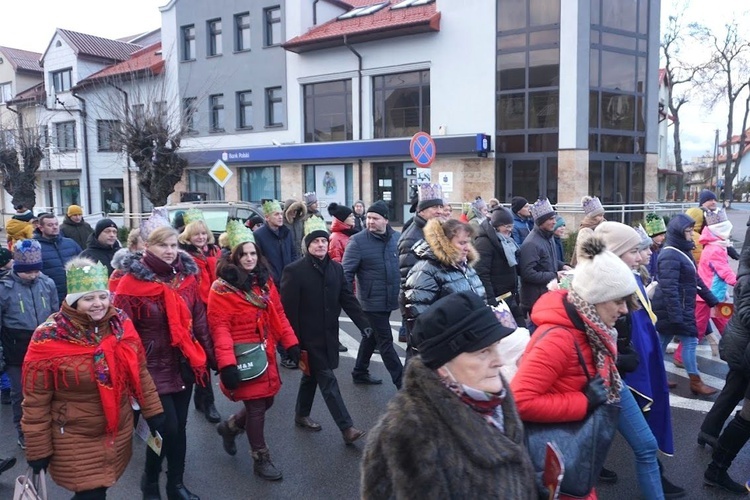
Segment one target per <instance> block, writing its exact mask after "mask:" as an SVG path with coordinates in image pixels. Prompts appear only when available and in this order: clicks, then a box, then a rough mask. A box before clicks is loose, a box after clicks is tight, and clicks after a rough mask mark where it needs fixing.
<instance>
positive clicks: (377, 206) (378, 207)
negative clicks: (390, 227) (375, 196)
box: [365, 200, 389, 219]
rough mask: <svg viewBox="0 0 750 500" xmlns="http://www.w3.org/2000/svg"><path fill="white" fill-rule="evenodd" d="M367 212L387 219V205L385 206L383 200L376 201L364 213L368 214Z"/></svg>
mask: <svg viewBox="0 0 750 500" xmlns="http://www.w3.org/2000/svg"><path fill="white" fill-rule="evenodd" d="M368 212H373V213H376V214H378V215H380V216H381V217H384V218H386V219H388V218H389V217H388V205H386V204H385V202H384V201H383V200H378V201H376V202H375V203H373V204H372V205H370V207H369V208H368V209H367V212H365V213H368Z"/></svg>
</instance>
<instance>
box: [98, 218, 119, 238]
mask: <svg viewBox="0 0 750 500" xmlns="http://www.w3.org/2000/svg"><path fill="white" fill-rule="evenodd" d="M108 227H113V228H115V229H117V224H115V223H114V222H113V221H112V219H102V220H100V221H99V222H97V223H96V227H94V238H99V235H100V234H102V231H104V230H105V229H107V228H108Z"/></svg>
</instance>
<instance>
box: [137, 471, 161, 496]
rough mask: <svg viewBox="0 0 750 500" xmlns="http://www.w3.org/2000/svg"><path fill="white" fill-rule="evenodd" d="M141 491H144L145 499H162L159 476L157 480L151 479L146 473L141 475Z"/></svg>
mask: <svg viewBox="0 0 750 500" xmlns="http://www.w3.org/2000/svg"><path fill="white" fill-rule="evenodd" d="M141 492H142V493H143V500H161V493H159V476H157V477H156V481H149V479H148V476H147V475H146V473H144V474H143V475H142V476H141Z"/></svg>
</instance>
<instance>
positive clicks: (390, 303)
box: [341, 201, 404, 389]
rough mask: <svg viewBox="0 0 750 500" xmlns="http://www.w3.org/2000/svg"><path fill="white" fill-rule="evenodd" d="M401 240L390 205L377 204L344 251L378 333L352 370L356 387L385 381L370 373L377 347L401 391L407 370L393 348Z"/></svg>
mask: <svg viewBox="0 0 750 500" xmlns="http://www.w3.org/2000/svg"><path fill="white" fill-rule="evenodd" d="M398 237H399V233H398V231H394V230H393V228H392V227H391V226H390V224H388V206H387V205H386V204H385V202H384V201H376V202H375V203H373V204H372V206H370V208H368V209H367V230H365V231H362V232H361V233H357V234H355V235H354V236H352V237H351V238H350V239H349V244H348V245H347V246H346V251H344V260H343V261H342V262H341V263H342V265H343V266H344V274H345V276H346V282H347V283H351V282H352V280H354V279H355V278H356V284H357V298H358V299H359V302H360V304H361V305H362V309H363V310H364V311H365V313H366V314H367V319H368V320H369V322H370V325H371V326H372V328H373V330H374V333H375V335H373V336H370V337H366V338H363V339H362V342H361V343H360V344H359V351H358V352H357V362H356V363H355V365H354V370H353V371H352V378H353V379H354V383H355V384H369V385H376V384H381V383H382V382H383V381H382V380H380V379H377V378H375V377H372V376H371V375H370V372H369V367H370V358H371V357H372V353H373V352H374V351H375V347H377V348H378V349H379V350H380V356H381V357H382V358H383V364H384V365H385V367H386V369H387V370H388V372H389V373H390V375H391V380H393V383H394V384H395V385H396V387H397V388H399V389H400V388H401V378H402V375H403V370H404V367H403V365H402V364H401V360H400V359H399V357H398V354H397V353H396V349H395V348H394V347H393V334H392V333H391V323H390V316H391V311H393V310H394V309H397V308H398V291H399V283H400V274H399V270H398V253H397V248H396V245H397V242H398Z"/></svg>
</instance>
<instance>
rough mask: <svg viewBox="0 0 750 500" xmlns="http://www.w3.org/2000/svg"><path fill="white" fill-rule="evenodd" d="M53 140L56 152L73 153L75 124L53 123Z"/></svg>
mask: <svg viewBox="0 0 750 500" xmlns="http://www.w3.org/2000/svg"><path fill="white" fill-rule="evenodd" d="M55 140H56V146H57V150H58V151H75V149H76V122H74V121H70V122H60V123H55Z"/></svg>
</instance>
